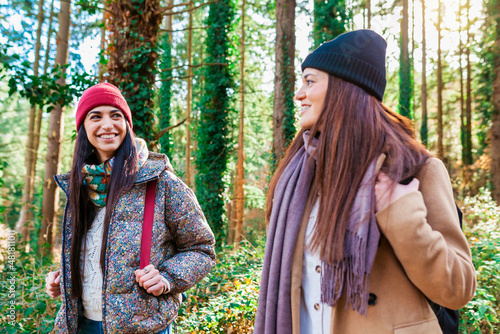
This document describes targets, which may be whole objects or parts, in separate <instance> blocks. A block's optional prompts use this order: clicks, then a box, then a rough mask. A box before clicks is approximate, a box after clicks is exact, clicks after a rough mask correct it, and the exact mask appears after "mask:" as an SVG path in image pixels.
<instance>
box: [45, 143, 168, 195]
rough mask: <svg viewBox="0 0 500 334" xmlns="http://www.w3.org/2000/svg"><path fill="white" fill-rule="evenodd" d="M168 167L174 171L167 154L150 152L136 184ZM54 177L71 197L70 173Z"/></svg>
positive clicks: (151, 177) (148, 179)
mask: <svg viewBox="0 0 500 334" xmlns="http://www.w3.org/2000/svg"><path fill="white" fill-rule="evenodd" d="M165 169H168V170H170V171H173V168H172V165H171V164H170V160H169V159H168V157H167V156H166V155H165V154H160V153H155V152H149V157H148V160H147V161H146V163H145V164H144V165H143V166H142V168H141V169H139V173H138V174H137V179H136V180H135V184H139V183H144V182H148V181H151V180H154V179H157V178H158V177H159V175H160V174H161V173H162V172H163V171H164V170H165ZM54 179H55V181H56V183H57V184H58V185H59V187H60V188H61V189H62V190H63V191H64V193H65V194H66V196H68V197H69V179H70V173H69V172H68V173H66V174H59V175H55V176H54Z"/></svg>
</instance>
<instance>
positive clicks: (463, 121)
mask: <svg viewBox="0 0 500 334" xmlns="http://www.w3.org/2000/svg"><path fill="white" fill-rule="evenodd" d="M458 26H459V36H460V39H459V44H458V70H459V72H460V144H461V145H462V164H463V165H464V166H465V164H466V162H465V161H466V160H467V158H466V156H465V155H466V154H465V151H466V148H465V147H466V137H467V133H466V129H465V127H466V119H465V99H464V96H465V92H464V68H463V64H462V58H463V53H464V45H463V43H462V29H461V28H462V22H461V13H460V12H459V25H458Z"/></svg>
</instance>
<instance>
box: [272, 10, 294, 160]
mask: <svg viewBox="0 0 500 334" xmlns="http://www.w3.org/2000/svg"><path fill="white" fill-rule="evenodd" d="M295 5H296V4H295V0H276V70H275V73H276V74H275V77H274V109H273V154H274V157H275V159H276V160H277V161H279V159H280V158H281V157H282V156H283V154H284V153H285V151H286V148H287V146H288V144H289V142H290V140H291V138H293V134H294V133H295V128H293V131H291V129H289V124H290V123H292V124H293V119H290V115H291V116H292V117H293V110H294V105H293V91H294V89H295V72H294V59H295ZM290 102H291V105H290ZM290 109H291V110H290ZM290 133H292V136H290Z"/></svg>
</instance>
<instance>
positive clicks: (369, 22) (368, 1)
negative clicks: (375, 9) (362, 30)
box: [366, 0, 372, 29]
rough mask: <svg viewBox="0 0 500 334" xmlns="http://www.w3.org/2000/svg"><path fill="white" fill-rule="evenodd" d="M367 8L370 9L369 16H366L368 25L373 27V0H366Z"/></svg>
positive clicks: (369, 27)
mask: <svg viewBox="0 0 500 334" xmlns="http://www.w3.org/2000/svg"><path fill="white" fill-rule="evenodd" d="M366 9H367V10H368V17H367V18H366V23H367V24H366V26H367V28H368V29H371V26H372V2H371V0H366Z"/></svg>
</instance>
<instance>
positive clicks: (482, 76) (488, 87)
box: [472, 0, 498, 156]
mask: <svg viewBox="0 0 500 334" xmlns="http://www.w3.org/2000/svg"><path fill="white" fill-rule="evenodd" d="M496 2H497V0H486V1H485V5H486V8H487V9H488V11H489V12H490V17H488V18H486V20H485V23H484V25H483V27H482V28H483V38H482V39H481V40H479V41H478V45H477V47H476V48H474V49H475V50H477V56H478V57H479V58H480V59H481V61H479V62H477V63H476V64H475V66H476V68H477V70H478V72H479V73H478V75H477V76H476V78H477V79H476V78H475V79H476V80H475V81H476V84H475V85H474V87H473V93H472V94H473V96H474V97H475V101H474V102H476V106H475V108H474V110H473V112H474V115H475V116H476V117H475V118H476V120H475V126H476V127H478V131H477V132H476V133H477V137H478V143H479V148H478V150H477V153H478V155H479V156H480V155H482V154H483V152H484V150H485V149H486V147H487V146H488V135H487V134H488V129H489V128H490V126H491V119H492V115H493V112H494V106H493V103H492V101H491V98H492V94H493V80H494V76H495V70H494V65H495V59H496V58H497V57H498V50H497V48H496V46H495V38H496V33H495V29H496V25H497V24H496V22H495V20H494V18H496V17H498V15H496V14H495V12H496V7H495V6H496V5H495V4H496Z"/></svg>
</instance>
